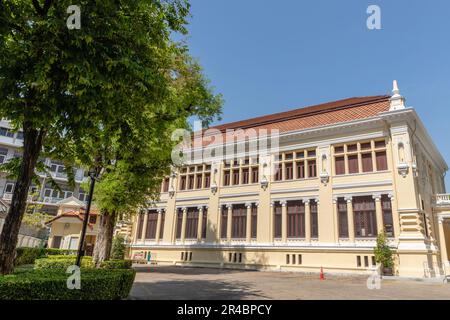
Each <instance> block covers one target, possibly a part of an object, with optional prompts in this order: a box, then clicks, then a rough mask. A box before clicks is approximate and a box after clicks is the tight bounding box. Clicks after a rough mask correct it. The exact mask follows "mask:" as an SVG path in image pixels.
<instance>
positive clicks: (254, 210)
mask: <svg viewBox="0 0 450 320" xmlns="http://www.w3.org/2000/svg"><path fill="white" fill-rule="evenodd" d="M257 229H258V207H257V206H256V205H253V206H252V235H251V237H252V238H253V239H256V235H257Z"/></svg>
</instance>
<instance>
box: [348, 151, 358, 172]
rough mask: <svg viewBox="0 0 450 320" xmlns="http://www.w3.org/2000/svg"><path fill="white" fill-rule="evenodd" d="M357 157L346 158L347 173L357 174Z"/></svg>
mask: <svg viewBox="0 0 450 320" xmlns="http://www.w3.org/2000/svg"><path fill="white" fill-rule="evenodd" d="M358 172H359V166H358V155H356V154H355V155H350V156H348V173H358Z"/></svg>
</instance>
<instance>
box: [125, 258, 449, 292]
mask: <svg viewBox="0 0 450 320" xmlns="http://www.w3.org/2000/svg"><path fill="white" fill-rule="evenodd" d="M136 270H137V275H136V280H135V283H134V285H133V289H132V291H131V294H130V299H148V300H157V299H169V300H182V299H188V300H202V299H212V300H216V299H223V300H240V299H289V300H291V299H328V300H329V299H450V284H443V283H439V282H424V281H414V280H386V279H383V280H382V282H381V288H380V289H373V290H369V289H368V288H367V283H366V280H367V277H352V276H343V277H338V276H327V277H326V280H323V281H321V280H319V277H318V275H305V274H300V273H293V272H259V271H239V270H221V269H212V268H182V267H173V266H170V267H163V266H145V267H144V266H137V267H136Z"/></svg>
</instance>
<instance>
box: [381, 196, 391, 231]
mask: <svg viewBox="0 0 450 320" xmlns="http://www.w3.org/2000/svg"><path fill="white" fill-rule="evenodd" d="M391 203H392V202H391V199H390V198H389V197H388V196H387V195H385V194H384V195H383V196H382V197H381V208H382V209H383V226H384V231H385V232H386V235H387V236H388V237H393V236H394V220H393V218H392V207H391Z"/></svg>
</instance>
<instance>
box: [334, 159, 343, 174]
mask: <svg viewBox="0 0 450 320" xmlns="http://www.w3.org/2000/svg"><path fill="white" fill-rule="evenodd" d="M334 162H335V167H336V174H337V175H339V174H345V158H344V157H336V158H335V161H334Z"/></svg>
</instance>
